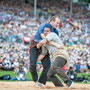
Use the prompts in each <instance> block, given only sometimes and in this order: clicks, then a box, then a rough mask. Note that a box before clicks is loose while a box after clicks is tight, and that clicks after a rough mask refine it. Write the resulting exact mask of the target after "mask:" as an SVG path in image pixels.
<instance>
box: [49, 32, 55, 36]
mask: <svg viewBox="0 0 90 90" xmlns="http://www.w3.org/2000/svg"><path fill="white" fill-rule="evenodd" d="M48 35H52V36H57V34H56V33H54V32H50V33H49V34H48Z"/></svg>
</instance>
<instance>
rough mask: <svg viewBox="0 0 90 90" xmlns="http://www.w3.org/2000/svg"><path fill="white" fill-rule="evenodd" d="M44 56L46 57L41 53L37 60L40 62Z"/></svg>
mask: <svg viewBox="0 0 90 90" xmlns="http://www.w3.org/2000/svg"><path fill="white" fill-rule="evenodd" d="M44 57H45V55H43V54H40V55H39V56H38V59H37V62H38V61H41V60H42V59H43V58H44Z"/></svg>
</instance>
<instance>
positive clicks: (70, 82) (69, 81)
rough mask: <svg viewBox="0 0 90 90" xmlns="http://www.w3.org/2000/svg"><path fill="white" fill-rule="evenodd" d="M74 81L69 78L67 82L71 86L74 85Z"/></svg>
mask: <svg viewBox="0 0 90 90" xmlns="http://www.w3.org/2000/svg"><path fill="white" fill-rule="evenodd" d="M73 83H74V82H73V81H71V80H68V81H67V83H66V85H67V86H68V87H69V88H70V87H71V86H72V85H73Z"/></svg>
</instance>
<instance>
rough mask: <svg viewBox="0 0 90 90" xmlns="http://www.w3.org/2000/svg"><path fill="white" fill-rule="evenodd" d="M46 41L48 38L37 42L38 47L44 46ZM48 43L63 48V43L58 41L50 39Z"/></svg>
mask: <svg viewBox="0 0 90 90" xmlns="http://www.w3.org/2000/svg"><path fill="white" fill-rule="evenodd" d="M45 43H47V39H46V38H44V39H43V40H41V41H40V42H39V43H38V44H37V48H40V47H41V46H43V45H44V44H45ZM47 44H49V45H52V46H55V47H56V48H58V49H62V48H63V46H62V45H59V44H58V43H55V42H53V41H50V42H48V43H47Z"/></svg>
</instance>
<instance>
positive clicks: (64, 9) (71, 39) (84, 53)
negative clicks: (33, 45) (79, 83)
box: [0, 0, 90, 73]
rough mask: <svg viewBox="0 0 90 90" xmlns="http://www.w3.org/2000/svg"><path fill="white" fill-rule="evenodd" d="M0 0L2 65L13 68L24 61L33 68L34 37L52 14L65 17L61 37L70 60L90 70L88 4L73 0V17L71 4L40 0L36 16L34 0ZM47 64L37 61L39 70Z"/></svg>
mask: <svg viewBox="0 0 90 90" xmlns="http://www.w3.org/2000/svg"><path fill="white" fill-rule="evenodd" d="M30 1H31V2H30V3H28V2H25V0H18V1H17V2H16V0H9V1H8V0H1V1H0V69H2V70H13V69H14V67H15V66H18V65H19V63H20V62H22V63H23V65H24V66H25V67H26V68H27V70H28V71H29V63H30V60H29V58H30V55H29V46H30V41H31V39H32V37H33V35H34V34H35V32H36V31H37V28H38V26H39V25H40V24H42V23H45V22H49V19H50V17H51V16H52V15H59V16H60V19H61V24H60V27H59V28H58V30H59V32H60V39H61V40H62V41H63V43H64V45H65V47H66V50H67V51H68V53H69V55H70V57H69V60H68V61H69V62H68V63H69V64H68V65H67V66H66V67H65V68H67V67H73V69H74V70H76V72H87V73H88V72H89V71H90V12H89V10H88V9H87V7H85V6H83V5H79V4H77V3H75V4H73V13H72V17H71V18H70V16H69V15H70V6H69V4H68V3H67V2H64V1H62V0H61V2H58V1H56V2H55V0H40V1H37V6H38V7H37V16H36V17H33V0H30ZM42 69H43V66H42V64H41V63H40V62H37V70H38V71H42Z"/></svg>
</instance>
